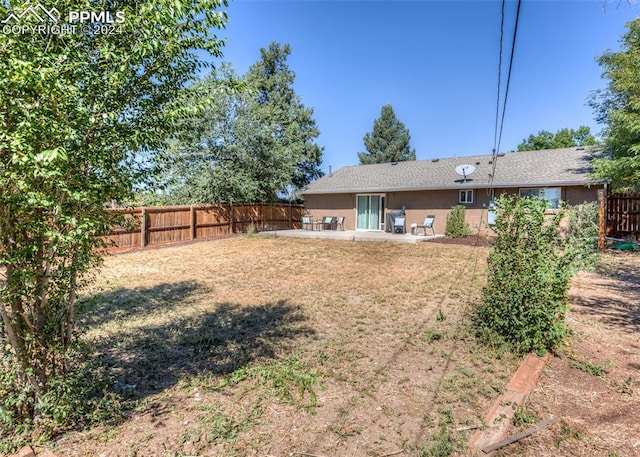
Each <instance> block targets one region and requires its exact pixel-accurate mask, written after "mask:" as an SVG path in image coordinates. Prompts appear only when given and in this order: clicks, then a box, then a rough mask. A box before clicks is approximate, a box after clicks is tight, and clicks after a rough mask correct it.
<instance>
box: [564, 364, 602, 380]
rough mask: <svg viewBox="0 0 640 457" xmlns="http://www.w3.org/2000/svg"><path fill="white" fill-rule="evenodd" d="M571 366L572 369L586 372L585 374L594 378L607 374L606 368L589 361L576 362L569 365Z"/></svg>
mask: <svg viewBox="0 0 640 457" xmlns="http://www.w3.org/2000/svg"><path fill="white" fill-rule="evenodd" d="M569 366H570V367H571V368H575V369H576V370H580V371H584V372H585V373H589V374H591V375H593V376H598V377H602V376H604V375H605V373H606V371H605V369H604V367H602V366H601V365H597V364H595V363H592V362H589V361H580V360H576V361H573V362H571V363H569Z"/></svg>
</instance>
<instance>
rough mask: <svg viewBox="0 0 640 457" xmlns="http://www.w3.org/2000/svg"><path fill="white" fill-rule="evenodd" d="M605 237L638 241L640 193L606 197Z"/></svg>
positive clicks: (639, 237)
mask: <svg viewBox="0 0 640 457" xmlns="http://www.w3.org/2000/svg"><path fill="white" fill-rule="evenodd" d="M606 214H607V215H606V221H607V223H606V235H607V236H608V237H611V238H634V239H636V240H640V193H633V194H622V193H616V194H609V195H607V209H606Z"/></svg>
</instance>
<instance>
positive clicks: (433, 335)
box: [424, 327, 443, 343]
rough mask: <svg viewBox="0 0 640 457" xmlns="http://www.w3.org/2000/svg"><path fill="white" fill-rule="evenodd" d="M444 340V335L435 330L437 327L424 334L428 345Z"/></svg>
mask: <svg viewBox="0 0 640 457" xmlns="http://www.w3.org/2000/svg"><path fill="white" fill-rule="evenodd" d="M442 338H443V335H442V333H440V332H439V331H438V330H436V329H435V327H431V328H428V329H427V331H426V332H425V334H424V339H425V340H426V342H427V343H433V342H434V341H440V340H441V339H442Z"/></svg>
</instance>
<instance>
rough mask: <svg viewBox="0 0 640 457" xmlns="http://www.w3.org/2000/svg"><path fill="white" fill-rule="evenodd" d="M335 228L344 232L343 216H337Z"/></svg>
mask: <svg viewBox="0 0 640 457" xmlns="http://www.w3.org/2000/svg"><path fill="white" fill-rule="evenodd" d="M336 226H337V228H339V229H340V230H342V231H343V232H344V216H342V217H339V218H338V222H337V223H336Z"/></svg>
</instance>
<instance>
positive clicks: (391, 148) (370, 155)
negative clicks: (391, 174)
mask: <svg viewBox="0 0 640 457" xmlns="http://www.w3.org/2000/svg"><path fill="white" fill-rule="evenodd" d="M410 142H411V136H410V135H409V130H408V129H407V128H406V127H405V125H404V124H403V123H402V122H400V121H399V120H398V118H397V117H396V115H395V113H394V112H393V107H392V106H391V105H384V106H383V107H382V111H381V114H380V117H379V118H378V119H376V120H374V121H373V131H372V132H368V133H367V134H366V135H365V136H364V146H365V148H366V149H367V152H359V153H358V158H359V159H360V163H361V164H363V165H366V164H371V163H386V162H401V161H405V160H416V150H415V149H413V148H412V147H411V144H410Z"/></svg>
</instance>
